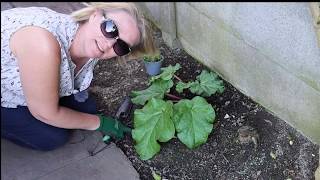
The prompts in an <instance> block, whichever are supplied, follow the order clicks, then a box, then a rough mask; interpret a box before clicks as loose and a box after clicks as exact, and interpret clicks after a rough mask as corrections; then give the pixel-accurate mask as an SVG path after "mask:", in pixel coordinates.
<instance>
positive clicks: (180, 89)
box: [176, 81, 193, 93]
mask: <svg viewBox="0 0 320 180" xmlns="http://www.w3.org/2000/svg"><path fill="white" fill-rule="evenodd" d="M192 83H193V82H188V83H184V82H181V81H179V82H178V83H177V85H176V91H177V92H178V93H182V92H183V90H184V89H187V88H190V86H191V85H192Z"/></svg>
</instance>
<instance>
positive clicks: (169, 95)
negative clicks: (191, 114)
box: [166, 93, 181, 100]
mask: <svg viewBox="0 0 320 180" xmlns="http://www.w3.org/2000/svg"><path fill="white" fill-rule="evenodd" d="M166 96H168V97H171V98H173V99H178V100H181V98H180V97H178V96H175V95H173V94H168V93H167V94H166Z"/></svg>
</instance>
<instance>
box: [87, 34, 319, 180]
mask: <svg viewBox="0 0 320 180" xmlns="http://www.w3.org/2000/svg"><path fill="white" fill-rule="evenodd" d="M154 37H155V39H156V40H157V43H158V44H159V47H160V50H161V52H162V54H163V55H164V57H165V60H164V64H163V66H164V67H165V66H168V65H170V64H171V65H175V64H176V63H180V65H181V66H182V68H181V69H180V70H179V71H178V72H177V73H176V74H177V75H178V76H179V77H180V78H181V79H182V80H183V81H185V82H187V81H191V80H194V79H195V77H196V76H197V75H198V74H200V72H201V70H203V69H207V68H206V67H205V66H203V65H202V64H201V63H199V62H197V61H196V60H195V59H194V58H192V57H191V56H190V55H188V54H187V53H186V52H185V51H183V50H182V49H170V48H169V47H167V46H166V45H165V44H164V42H163V40H162V38H161V32H160V31H158V30H157V31H156V32H155V34H154ZM147 80H148V75H147V74H146V71H145V68H144V65H143V62H142V60H131V61H129V62H127V63H126V64H124V65H121V64H119V63H118V62H116V61H115V60H106V61H100V62H99V64H98V65H97V67H96V70H95V76H94V80H93V82H92V86H91V88H90V92H91V94H92V95H93V96H94V97H95V98H96V100H97V102H98V107H99V110H100V111H102V112H104V113H105V114H109V115H113V114H115V112H116V111H117V108H118V107H119V105H120V104H121V102H122V100H123V98H124V97H125V96H127V95H129V94H130V92H131V91H132V90H142V89H145V88H146V87H147ZM224 85H225V87H226V88H225V91H224V92H223V93H222V94H216V95H213V96H211V97H209V98H206V99H207V101H208V102H209V103H210V104H211V105H212V106H213V107H214V109H215V111H216V114H217V118H216V121H215V123H214V127H215V128H214V131H213V132H212V133H211V134H210V136H209V138H208V141H207V142H206V143H205V144H203V145H202V146H200V147H198V148H197V149H194V150H191V149H188V148H187V147H186V146H185V145H184V144H182V143H181V142H180V141H179V140H177V139H172V140H170V141H169V142H167V143H161V151H160V153H158V154H157V155H156V156H155V157H154V158H152V159H151V160H147V161H142V160H140V159H139V157H138V154H137V153H136V152H135V150H134V142H133V140H132V138H131V137H130V136H126V137H125V138H124V139H123V140H121V141H117V142H116V144H117V146H118V147H120V148H121V149H122V150H123V152H124V153H125V154H126V155H127V156H128V158H129V159H130V160H131V162H132V164H133V166H134V167H135V168H136V170H137V171H138V173H139V174H140V177H141V179H142V180H144V179H148V180H150V179H153V178H152V171H154V172H156V173H157V174H159V175H160V176H161V177H162V178H164V179H179V180H180V179H219V180H220V179H281V180H284V179H289V178H291V179H303V180H307V179H314V171H315V170H316V168H317V167H318V163H319V161H318V159H319V154H318V152H319V151H318V149H319V146H318V145H315V144H313V143H312V142H310V141H309V140H308V139H306V138H305V137H304V136H302V135H301V134H300V133H299V132H297V131H296V130H295V129H293V128H292V127H290V126H289V125H288V124H287V123H285V122H284V121H283V120H281V119H279V118H277V117H275V116H273V115H272V114H270V113H269V112H268V111H266V109H264V108H263V107H261V106H260V105H259V104H257V103H255V102H254V101H252V100H251V99H250V98H248V97H246V96H245V95H244V94H242V93H241V92H239V91H238V90H237V89H235V88H234V87H233V86H232V85H231V84H229V83H228V82H225V81H224ZM172 89H173V88H172ZM172 93H173V94H175V93H176V92H172ZM180 96H183V97H186V98H191V97H192V96H193V95H192V94H189V93H184V94H180ZM136 108H140V107H137V106H134V109H136ZM132 121H133V119H132V116H131V118H129V119H128V120H127V121H125V122H124V123H125V124H126V125H128V126H130V127H133V122H132ZM290 141H291V142H290Z"/></svg>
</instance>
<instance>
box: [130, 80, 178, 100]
mask: <svg viewBox="0 0 320 180" xmlns="http://www.w3.org/2000/svg"><path fill="white" fill-rule="evenodd" d="M172 86H173V81H172V80H171V79H170V80H168V81H162V80H159V81H155V82H153V83H152V85H151V86H150V87H149V88H147V89H145V90H142V91H132V92H131V94H130V96H131V97H132V99H131V101H132V103H134V104H140V105H144V104H145V103H146V102H147V101H148V100H150V99H151V98H153V97H154V98H159V99H163V97H164V95H165V94H166V93H169V92H170V88H171V87H172Z"/></svg>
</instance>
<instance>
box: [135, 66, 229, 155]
mask: <svg viewBox="0 0 320 180" xmlns="http://www.w3.org/2000/svg"><path fill="white" fill-rule="evenodd" d="M180 68H181V66H180V64H176V65H175V66H171V65H170V66H168V67H165V68H161V71H162V73H161V74H159V75H157V76H153V77H151V78H150V79H149V87H148V88H147V89H144V90H141V91H132V93H131V97H132V99H131V100H132V102H133V103H135V104H138V105H142V106H143V108H142V109H136V110H135V112H134V129H133V130H132V138H133V139H134V141H135V149H136V151H137V153H138V154H139V156H140V158H141V159H143V160H147V159H150V158H152V157H153V156H154V155H155V154H157V153H158V152H159V151H160V144H159V143H158V142H167V141H169V140H170V139H172V138H173V137H174V136H175V134H177V137H178V139H179V140H180V141H181V142H182V143H183V144H185V145H186V146H187V147H188V148H190V149H193V148H196V147H198V146H200V145H201V144H204V143H205V142H206V141H207V139H208V136H209V134H210V133H211V132H212V130H213V122H214V121H215V118H216V115H215V111H214V109H213V107H212V106H211V104H209V103H208V102H207V101H206V99H204V98H203V97H209V96H211V95H213V94H215V93H222V92H223V91H224V86H223V82H222V80H219V79H218V76H217V75H216V74H215V73H213V72H208V71H206V70H204V71H202V72H201V74H200V75H198V76H197V77H196V80H195V81H192V82H188V83H184V82H182V80H181V79H180V78H179V77H177V76H176V75H175V73H176V72H177V71H178V70H179V69H180ZM173 78H175V79H177V80H178V83H177V84H176V91H177V92H178V93H181V92H183V91H184V90H185V89H189V90H190V92H191V93H193V94H196V96H195V97H193V98H192V99H183V98H181V97H178V96H175V95H172V94H170V90H171V88H172V87H173V86H174V81H173ZM202 96H203V97H202ZM165 97H167V98H166V99H167V100H165ZM170 98H171V100H170Z"/></svg>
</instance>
